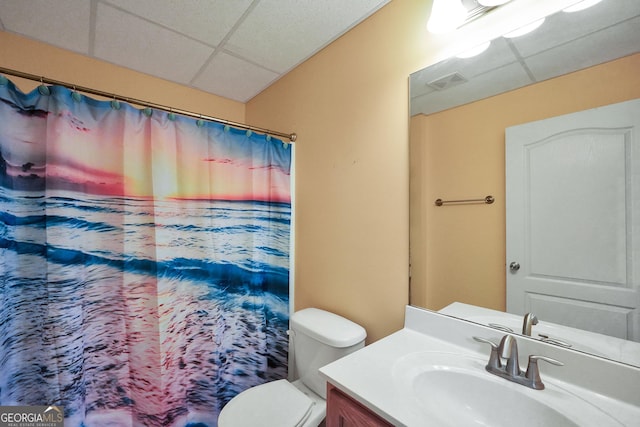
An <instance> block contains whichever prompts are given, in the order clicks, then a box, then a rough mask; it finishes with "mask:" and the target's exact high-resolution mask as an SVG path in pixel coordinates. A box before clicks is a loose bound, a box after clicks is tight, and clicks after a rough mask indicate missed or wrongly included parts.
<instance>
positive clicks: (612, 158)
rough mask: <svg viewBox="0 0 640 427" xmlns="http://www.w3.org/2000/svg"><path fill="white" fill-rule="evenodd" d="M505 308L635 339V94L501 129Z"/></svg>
mask: <svg viewBox="0 0 640 427" xmlns="http://www.w3.org/2000/svg"><path fill="white" fill-rule="evenodd" d="M505 148H506V216H507V218H506V225H507V241H506V245H507V247H506V257H507V258H506V261H507V262H506V267H507V273H506V275H507V311H508V312H510V313H516V314H524V313H527V312H533V313H535V314H536V315H537V316H538V318H539V319H541V320H546V321H550V322H554V323H559V324H563V325H566V326H572V327H576V328H580V329H585V330H589V331H593V332H599V333H603V334H607V335H612V336H615V337H619V338H625V339H631V340H634V341H640V286H639V282H640V100H633V101H628V102H623V103H620V104H614V105H609V106H606V107H601V108H595V109H592V110H587V111H582V112H578V113H574V114H568V115H565V116H559V117H554V118H551V119H547V120H542V121H538V122H533V123H527V124H524V125H519V126H514V127H511V128H508V129H507V130H506V147H505Z"/></svg>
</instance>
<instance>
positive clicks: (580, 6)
mask: <svg viewBox="0 0 640 427" xmlns="http://www.w3.org/2000/svg"><path fill="white" fill-rule="evenodd" d="M601 1H602V0H582V1H581V2H579V3H576V4H574V5H573V6H569V7H566V8H564V9H562V11H563V12H578V11H580V10H584V9H586V8H588V7H591V6H593V5H596V4H598V3H600V2H601Z"/></svg>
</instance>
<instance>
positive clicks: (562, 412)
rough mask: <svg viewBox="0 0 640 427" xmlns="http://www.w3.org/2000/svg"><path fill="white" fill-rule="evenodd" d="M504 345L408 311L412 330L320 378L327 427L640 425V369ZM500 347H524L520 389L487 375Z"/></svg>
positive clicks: (486, 332) (521, 340)
mask: <svg viewBox="0 0 640 427" xmlns="http://www.w3.org/2000/svg"><path fill="white" fill-rule="evenodd" d="M505 335H508V334H506V333H505V332H503V331H499V330H496V329H494V328H490V327H487V326H483V325H480V324H475V323H472V322H468V321H464V320H460V319H455V318H452V317H449V316H445V315H442V314H439V313H435V312H431V311H428V310H423V309H420V308H415V307H410V306H407V308H406V313H405V325H404V328H403V329H401V330H400V331H398V332H396V333H394V334H391V335H389V336H388V337H386V338H383V339H381V340H379V341H377V342H375V343H373V344H371V345H369V346H367V347H365V348H363V349H362V350H359V351H357V352H355V353H353V354H351V355H348V356H346V357H344V358H342V359H340V360H338V361H336V362H333V363H331V364H329V365H326V366H324V367H322V368H321V369H320V372H321V373H322V374H323V375H324V376H325V378H326V379H327V381H328V398H327V419H326V425H327V427H334V426H367V427H370V426H390V425H391V426H409V427H411V426H416V427H417V426H425V425H434V426H460V425H486V426H507V425H518V426H522V427H527V426H534V425H562V426H566V427H571V426H580V427H585V426H587V427H588V426H593V427H607V426H611V427H614V426H615V427H620V426H627V427H632V426H638V425H640V368H638V367H635V366H631V365H627V364H624V363H619V362H614V361H612V360H608V359H605V358H600V357H596V356H593V355H590V354H586V353H581V352H578V351H574V350H568V349H566V348H562V347H559V346H557V345H552V344H550V343H546V342H542V341H540V340H535V339H531V338H525V337H522V336H515V335H513V336H511V335H509V337H510V338H508V339H504V337H505ZM474 337H475V338H474ZM477 338H480V339H481V341H482V340H485V342H479V341H477ZM486 341H490V342H492V343H494V344H491V345H490V344H487V343H486ZM501 342H509V343H510V346H511V347H512V348H511V349H512V350H515V349H516V347H517V352H516V355H515V358H516V360H517V363H516V364H517V365H518V370H517V375H518V381H520V383H518V382H516V381H513V380H510V379H508V378H504V377H500V376H498V375H495V372H494V373H491V372H489V370H487V369H486V366H487V364H489V360H490V354H491V353H492V351H491V350H492V347H494V345H495V347H496V349H497V348H498V346H499V344H498V343H501ZM501 350H503V349H501ZM511 354H512V355H513V351H512V353H511ZM531 355H533V356H534V358H533V360H535V361H538V359H540V363H539V365H540V366H539V373H540V379H541V381H542V383H543V384H544V389H541V390H540V389H538V390H537V389H534V388H532V387H529V386H527V385H523V384H525V383H527V381H525V380H524V378H525V375H526V369H527V364H528V362H529V361H530V358H529V356H531ZM494 356H495V354H494ZM536 356H541V357H540V358H538V357H536ZM507 357H508V355H505V358H504V359H503V358H502V357H501V358H500V359H501V366H502V367H505V368H506V366H505V365H506V358H507ZM542 358H549V359H553V360H555V361H559V362H562V364H563V366H555V365H552V364H548V363H544V362H543V360H544V359H542ZM495 362H496V361H495V358H494V361H493V362H492V363H494V364H495ZM502 367H501V368H499V369H498V371H499V370H501V369H502ZM513 367H514V360H511V368H513ZM502 370H504V369H502ZM514 423H515V424H514Z"/></svg>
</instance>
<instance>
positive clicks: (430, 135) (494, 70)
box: [410, 0, 640, 366]
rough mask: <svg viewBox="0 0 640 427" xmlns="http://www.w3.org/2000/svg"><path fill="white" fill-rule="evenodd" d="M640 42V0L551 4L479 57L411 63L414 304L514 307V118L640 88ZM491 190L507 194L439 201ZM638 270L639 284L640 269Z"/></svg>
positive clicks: (614, 98)
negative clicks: (550, 10) (523, 29)
mask: <svg viewBox="0 0 640 427" xmlns="http://www.w3.org/2000/svg"><path fill="white" fill-rule="evenodd" d="M639 51H640V2H638V1H637V0H602V1H601V2H600V3H598V4H596V5H595V6H593V7H591V8H589V9H585V10H582V11H579V12H574V13H567V12H558V13H556V14H554V15H552V16H549V17H547V19H546V21H545V22H544V24H543V25H542V26H540V27H539V28H538V29H537V30H536V31H535V32H533V33H530V34H528V35H525V36H522V37H520V38H513V39H506V38H499V39H497V40H493V41H492V43H491V45H490V47H489V48H488V49H487V50H486V51H484V52H483V53H482V54H480V55H479V56H477V57H473V58H467V59H461V58H451V59H448V60H445V61H443V62H440V63H438V64H435V65H433V66H430V67H427V68H426V69H424V70H421V71H418V72H416V73H414V74H412V75H411V77H410V99H411V115H412V117H411V130H410V152H411V164H410V168H411V175H410V227H411V228H410V244H411V304H412V305H416V306H420V307H424V308H428V309H432V310H442V309H443V308H445V307H447V306H449V305H451V304H452V303H454V302H461V303H465V304H469V305H473V306H477V307H483V308H486V309H490V310H495V311H497V312H505V311H506V305H507V304H506V300H507V284H506V283H507V282H506V277H507V274H510V273H508V272H507V270H508V268H507V259H506V243H505V242H506V229H505V222H506V219H505V199H506V197H507V194H506V190H505V188H506V184H507V183H506V182H505V130H506V129H507V128H511V127H514V126H518V125H521V124H525V123H529V122H534V121H539V120H543V119H548V118H552V117H556V116H562V115H566V114H570V113H574V112H578V111H583V110H589V109H593V108H596V107H601V106H605V105H610V104H616V103H621V102H624V101H628V100H631V99H636V98H640V84H638V76H639V75H640V53H638V52H639ZM487 194H491V195H493V196H494V197H495V203H493V204H490V205H487V204H461V205H445V206H440V207H438V206H436V205H435V204H434V201H435V200H436V199H443V200H450V199H453V200H455V199H476V198H482V197H484V196H485V195H487ZM637 203H638V201H637V200H634V204H637ZM558 209H562V206H558ZM627 256H628V254H623V255H622V257H623V258H624V257H627ZM564 257H565V258H566V259H567V260H569V259H570V255H565V256H564ZM520 263H521V264H522V263H523V262H520ZM629 271H630V272H629V278H630V284H629V286H635V287H636V289H637V287H638V286H639V285H638V284H639V282H640V279H639V278H637V277H635V276H634V275H633V271H632V269H630V270H629ZM636 276H637V275H636ZM597 285H598V284H593V286H597ZM634 298H637V297H634ZM636 303H637V301H636ZM588 307H589V305H588V304H584V310H587V309H588ZM618 308H619V310H620V312H621V313H623V314H624V311H625V309H626V308H625V307H622V306H621V307H618ZM516 314H517V315H518V316H520V318H521V317H522V315H523V314H524V313H516ZM545 316H548V314H547V313H545ZM539 317H540V316H539ZM634 319H635V320H634ZM551 320H552V319H549V318H546V319H545V318H540V321H541V322H542V323H543V324H544V322H547V321H551ZM554 320H555V319H554ZM558 324H561V322H558ZM569 326H571V327H574V328H575V327H578V326H579V327H581V328H582V329H585V330H590V331H594V330H596V331H597V328H596V329H594V328H593V325H588V324H585V325H573V324H571V325H569ZM627 326H628V329H629V330H631V331H635V333H636V334H637V332H638V330H639V329H640V324H639V323H638V317H635V318H633V317H632V316H628V325H627ZM534 328H535V327H534ZM534 330H535V329H534ZM587 351H588V350H587ZM636 351H637V350H636ZM593 353H594V354H597V353H599V352H598V351H595V350H594V351H593ZM608 357H611V358H614V359H616V357H615V356H608ZM627 363H628V362H627ZM634 364H635V363H634ZM638 365H639V366H640V363H638Z"/></svg>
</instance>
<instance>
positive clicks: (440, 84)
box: [427, 71, 467, 90]
mask: <svg viewBox="0 0 640 427" xmlns="http://www.w3.org/2000/svg"><path fill="white" fill-rule="evenodd" d="M466 81H467V79H465V78H464V77H463V76H462V74H460V73H458V72H457V71H456V72H455V73H451V74H447V75H446V76H444V77H440V78H439V79H436V80H432V81H430V82H428V83H427V86H430V87H432V88H434V89H435V90H445V89H449V88H450V87H453V86H457V85H459V84H462V83H465V82H466Z"/></svg>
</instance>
